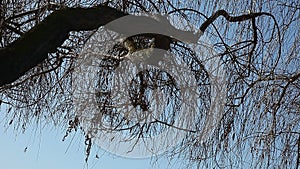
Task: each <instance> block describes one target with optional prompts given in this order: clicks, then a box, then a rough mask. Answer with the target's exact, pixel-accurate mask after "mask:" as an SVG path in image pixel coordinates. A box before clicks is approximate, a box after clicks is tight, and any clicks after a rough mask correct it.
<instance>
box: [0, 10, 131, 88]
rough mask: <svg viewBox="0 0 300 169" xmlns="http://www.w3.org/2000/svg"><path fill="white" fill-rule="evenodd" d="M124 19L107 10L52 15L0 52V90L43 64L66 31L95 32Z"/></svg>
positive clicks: (62, 38) (63, 37)
mask: <svg viewBox="0 0 300 169" xmlns="http://www.w3.org/2000/svg"><path fill="white" fill-rule="evenodd" d="M125 15H126V14H125V13H122V12H120V11H118V10H116V9H113V8H110V7H107V6H99V7H95V8H89V9H84V8H66V9H62V10H59V11H55V12H53V13H52V14H50V15H49V16H48V17H47V18H46V19H45V20H44V21H42V22H41V23H40V24H38V25H36V26H35V27H34V28H33V29H31V30H30V31H28V32H27V33H25V34H24V35H23V36H22V37H21V38H20V39H18V40H16V41H15V42H13V43H12V44H11V45H9V46H8V47H6V48H2V49H0V86H3V85H5V84H9V83H12V82H14V81H15V80H17V79H18V78H19V77H21V76H22V75H24V74H25V73H26V72H27V71H28V70H29V69H31V68H33V67H35V66H36V65H38V64H39V63H41V62H42V61H43V60H45V59H46V58H47V56H48V53H50V52H54V51H56V49H57V47H59V46H60V45H61V44H62V43H63V42H64V40H65V39H67V38H68V33H69V32H70V31H79V30H93V29H97V28H98V27H100V26H103V25H105V24H107V23H109V22H111V21H112V20H115V19H118V18H120V17H122V16H125Z"/></svg>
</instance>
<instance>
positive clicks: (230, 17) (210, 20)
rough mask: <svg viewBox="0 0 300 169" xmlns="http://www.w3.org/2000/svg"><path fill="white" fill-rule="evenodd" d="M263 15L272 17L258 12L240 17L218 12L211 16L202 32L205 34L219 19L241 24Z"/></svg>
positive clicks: (203, 25)
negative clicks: (221, 17) (222, 18)
mask: <svg viewBox="0 0 300 169" xmlns="http://www.w3.org/2000/svg"><path fill="white" fill-rule="evenodd" d="M262 15H268V16H269V15H270V14H269V13H266V12H258V13H250V14H244V15H240V16H230V15H229V14H228V13H227V12H226V11H225V10H218V11H217V12H216V13H214V14H213V15H212V16H210V17H209V18H208V19H207V20H206V21H205V22H204V23H203V24H202V25H201V26H200V30H201V31H202V32H205V30H206V29H207V27H208V26H209V25H210V24H212V23H213V22H214V21H215V20H216V19H217V18H218V17H220V16H223V17H225V19H226V20H227V21H229V22H240V21H245V20H249V19H253V18H256V17H259V16H262Z"/></svg>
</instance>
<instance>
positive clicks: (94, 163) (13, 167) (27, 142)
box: [0, 112, 174, 169]
mask: <svg viewBox="0 0 300 169" xmlns="http://www.w3.org/2000/svg"><path fill="white" fill-rule="evenodd" d="M3 118H4V117H3V113H2V112H1V114H0V119H1V120H0V125H1V127H0V135H1V136H0V137H1V138H0V164H1V168H5V169H41V168H42V169H53V168H56V169H68V168H72V169H87V166H86V163H85V161H84V159H85V151H84V150H85V146H84V142H83V141H82V139H81V138H80V137H79V134H77V135H75V136H74V137H72V135H70V136H71V137H68V138H67V140H66V141H65V142H62V141H61V140H62V138H63V136H64V131H63V130H61V129H53V128H50V127H45V128H44V129H42V130H40V129H39V130H33V128H34V127H36V126H34V125H32V126H31V127H29V128H28V129H27V131H26V132H25V134H22V133H20V132H16V131H14V130H13V128H12V127H11V128H5V127H4V124H3V122H2V119H3ZM72 138H73V139H72ZM70 140H72V141H70ZM26 147H27V150H26V152H25V151H24V150H25V148H26ZM95 151H97V152H95ZM91 154H92V155H91V157H90V160H89V164H88V168H89V169H102V168H103V169H127V168H128V169H152V168H174V166H172V167H168V166H167V160H166V159H162V160H160V162H158V163H159V164H156V163H155V164H153V162H151V160H150V159H126V158H122V157H117V156H115V155H113V154H110V153H107V152H104V151H102V150H99V149H98V150H97V148H96V149H94V152H92V153H91ZM95 154H98V155H99V159H96V158H95Z"/></svg>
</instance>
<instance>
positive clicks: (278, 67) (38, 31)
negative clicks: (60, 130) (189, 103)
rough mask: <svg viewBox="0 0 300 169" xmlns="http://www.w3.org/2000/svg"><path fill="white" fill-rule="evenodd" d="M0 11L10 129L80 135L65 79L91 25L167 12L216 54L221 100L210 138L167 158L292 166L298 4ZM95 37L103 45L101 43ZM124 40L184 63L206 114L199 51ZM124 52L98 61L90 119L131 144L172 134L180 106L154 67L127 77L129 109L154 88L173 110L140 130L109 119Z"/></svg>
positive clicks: (10, 7)
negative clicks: (46, 128)
mask: <svg viewBox="0 0 300 169" xmlns="http://www.w3.org/2000/svg"><path fill="white" fill-rule="evenodd" d="M0 5H1V8H0V32H1V41H0V45H1V49H0V76H1V78H0V85H1V87H0V93H1V95H0V101H1V102H0V103H1V106H2V107H1V108H2V109H5V110H6V111H7V116H6V120H7V124H8V125H13V126H15V128H16V129H22V130H26V126H27V125H28V124H30V123H32V122H37V123H43V124H44V123H45V124H52V125H55V126H64V127H66V128H67V132H66V135H68V134H69V133H70V132H72V131H74V130H77V129H80V128H81V127H82V124H81V123H80V121H79V119H78V114H77V112H74V109H73V107H72V106H73V104H72V91H71V88H72V76H73V72H74V68H75V62H76V59H77V58H78V55H79V54H80V52H81V49H82V47H83V46H84V45H85V44H86V42H87V41H88V39H89V38H90V37H91V36H92V35H93V34H94V33H95V32H96V30H97V29H98V28H101V27H102V26H104V25H105V24H107V23H109V22H110V21H113V20H115V19H118V18H120V17H123V16H126V15H134V14H136V13H160V14H163V15H164V14H168V15H172V16H177V17H174V18H175V20H173V21H172V20H171V23H172V24H173V26H174V27H175V28H176V30H178V31H181V33H190V32H189V31H191V30H190V29H189V27H188V25H184V24H186V23H192V24H193V25H196V26H198V28H197V29H198V30H199V32H203V33H204V34H205V35H206V36H207V37H208V38H209V39H210V41H211V43H212V46H213V47H214V49H215V51H217V55H216V56H215V57H218V59H219V60H220V61H221V63H222V66H223V67H224V69H225V71H226V82H227V83H226V91H227V93H226V98H224V99H225V107H224V110H222V111H221V112H219V113H220V117H221V120H220V121H218V122H217V123H216V124H214V126H216V128H215V130H214V131H213V132H212V133H211V135H210V136H209V138H208V139H206V140H205V141H203V140H201V139H200V138H201V137H199V133H198V132H197V131H196V130H187V131H185V132H186V136H185V137H184V139H183V140H182V141H181V143H180V145H178V146H175V147H174V148H173V149H172V150H170V151H169V152H166V155H170V156H171V157H172V158H174V159H178V158H179V159H180V158H183V159H185V161H187V162H186V165H188V166H197V167H199V168H203V167H205V168H214V167H217V168H242V167H245V166H246V167H249V168H267V167H274V168H299V165H300V126H299V124H300V106H299V105H300V72H299V67H300V55H299V50H298V49H299V47H298V46H299V45H300V33H299V27H300V3H299V2H298V1H288V2H285V1H268V2H264V1H261V0H247V1H232V2H231V1H228V2H227V1H226V2H225V1H224V2H223V1H200V0H198V1H179V0H166V1H161V0H142V1H137V0H115V1H103V2H102V1H93V0H86V1H83V0H82V1H81V0H78V1H75V2H73V1H68V0H65V1H61V0H53V1H44V0H40V1H35V2H32V1H29V0H19V1H6V0H3V1H1V2H0ZM176 18H177V20H176ZM179 24H181V25H179ZM182 25H183V26H182ZM124 26H126V25H124ZM100 39H101V38H100ZM102 40H103V42H102V43H105V38H103V39H102ZM127 40H130V41H129V42H131V43H133V45H134V46H135V47H136V48H137V49H146V48H151V45H154V46H155V47H156V48H160V49H164V50H168V51H169V52H171V53H173V54H174V55H176V56H177V57H179V58H180V57H181V58H182V60H184V61H183V62H184V63H186V64H187V65H190V67H191V71H192V72H193V74H194V76H195V78H196V81H197V82H198V87H199V91H200V93H201V94H202V95H199V99H200V100H201V103H203V107H204V111H203V112H202V114H205V107H209V100H210V98H209V97H208V95H209V92H210V88H208V87H205V86H207V84H210V81H209V80H208V79H209V77H208V76H209V75H208V74H206V73H205V68H203V67H202V66H201V61H200V60H198V55H199V54H198V53H197V52H193V51H192V50H191V49H190V48H189V45H188V44H187V43H184V42H181V41H179V40H178V39H174V38H171V37H167V36H163V35H157V34H142V35H136V36H132V37H130V38H128V39H127ZM137 49H134V50H137ZM131 50H132V49H131V48H128V45H127V46H126V44H124V43H121V42H120V43H116V44H115V45H114V46H113V47H112V48H111V49H110V50H108V51H107V53H108V54H110V55H111V56H117V57H109V58H107V59H106V60H104V61H103V62H101V64H100V66H101V67H102V68H103V70H102V71H101V72H100V73H99V74H98V75H99V76H100V77H101V78H100V79H99V83H98V85H99V86H101V87H103V86H105V85H106V87H107V88H106V89H107V90H99V92H98V95H99V100H98V104H99V108H100V109H101V110H102V111H101V112H102V114H101V117H97V116H95V117H93V118H96V119H97V118H98V119H97V120H99V118H102V120H103V119H105V120H106V121H109V122H111V125H112V126H114V127H115V129H116V130H120V131H127V132H128V133H129V134H130V135H131V136H132V137H136V138H139V137H143V136H151V135H155V134H156V133H157V132H159V129H163V128H169V127H172V125H173V124H174V123H173V122H174V120H175V119H176V117H177V116H178V114H176V111H175V110H176V109H178V106H179V105H180V104H177V101H178V103H179V102H181V101H180V96H178V91H177V88H176V82H174V80H173V79H172V77H171V76H169V75H168V74H166V73H164V72H160V71H158V70H156V69H153V70H149V71H144V72H141V73H137V75H136V77H135V78H133V79H132V83H131V87H130V88H129V89H128V90H129V93H130V94H129V95H130V98H131V99H130V101H129V102H130V104H132V105H133V106H135V107H139V108H140V110H141V111H147V110H148V109H149V105H150V102H151V101H153V100H151V99H149V98H147V91H150V90H153V89H157V88H160V89H161V90H165V91H166V92H167V93H168V94H169V96H172V97H171V100H173V102H170V105H172V106H173V109H172V110H174V111H171V112H170V113H169V114H163V115H162V116H163V117H160V118H159V119H155V120H153V121H151V122H150V123H147V124H144V123H140V122H135V123H132V122H127V121H126V120H124V118H123V117H120V116H119V114H116V113H114V111H115V108H113V107H111V105H114V104H116V103H114V102H113V101H112V99H111V97H110V92H111V91H110V90H108V88H109V86H110V84H109V83H107V79H109V78H110V76H111V72H112V70H114V68H115V67H116V66H117V65H118V64H119V63H120V61H121V60H122V59H123V58H122V57H123V56H124V55H126V54H128V53H130V52H131ZM195 65H196V66H195ZM129 70H130V69H129ZM205 84H206V85H205ZM161 104H162V103H161ZM203 107H202V108H203ZM194 108H195V109H197V107H194ZM198 113H199V112H198ZM200 114H201V112H200ZM196 115H197V116H195V117H191V118H193V119H191V120H193V121H195V124H194V125H195V126H193V127H194V128H195V129H197V128H201V127H200V126H201V125H203V124H202V123H203V121H201V120H202V119H201V118H202V117H203V116H200V115H199V114H196ZM198 115H199V116H198ZM107 119H109V120H107ZM100 120H101V119H100ZM89 126H90V129H91V130H90V131H95V130H92V129H95V128H96V129H97V128H101V126H97V124H94V123H93V121H91V122H90V124H89ZM173 127H174V126H173ZM178 130H182V129H180V128H178ZM90 131H83V134H84V135H85V137H86V142H85V143H86V145H87V150H86V152H87V157H88V156H89V154H90V149H91V146H92V141H93V139H94V138H93V137H92V136H93V133H92V132H90ZM175 157H176V158H175Z"/></svg>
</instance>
